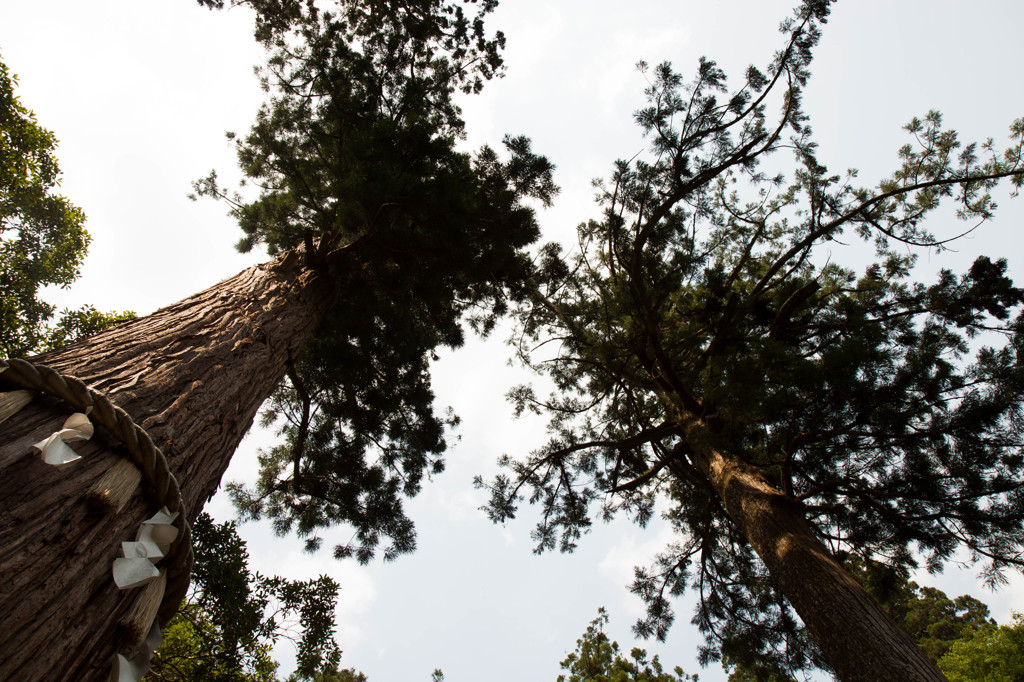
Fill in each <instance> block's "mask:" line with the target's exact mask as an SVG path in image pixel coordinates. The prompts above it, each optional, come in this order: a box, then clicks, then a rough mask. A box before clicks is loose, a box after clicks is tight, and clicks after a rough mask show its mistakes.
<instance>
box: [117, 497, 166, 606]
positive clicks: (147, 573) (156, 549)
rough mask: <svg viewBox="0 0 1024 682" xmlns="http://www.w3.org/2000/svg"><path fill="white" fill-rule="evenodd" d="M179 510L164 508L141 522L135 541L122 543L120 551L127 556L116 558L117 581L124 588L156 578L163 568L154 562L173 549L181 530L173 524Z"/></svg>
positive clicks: (137, 585)
mask: <svg viewBox="0 0 1024 682" xmlns="http://www.w3.org/2000/svg"><path fill="white" fill-rule="evenodd" d="M177 518H178V512H174V513H173V514H172V513H171V512H170V511H168V509H167V507H164V508H163V509H161V510H160V511H158V512H157V513H156V514H154V515H153V516H151V517H150V518H148V519H146V520H145V521H143V522H142V525H141V526H140V527H139V532H138V533H137V534H136V535H135V542H122V543H121V553H122V554H124V557H123V558H121V559H114V567H113V572H114V583H115V584H116V585H117V586H118V587H119V588H120V589H122V590H129V589H131V588H133V587H141V586H142V585H145V584H146V583H148V582H151V581H153V580H156V579H157V577H159V575H160V570H159V569H158V568H157V567H156V566H155V565H154V564H155V562H156V561H159V560H160V559H161V558H162V557H163V556H164V555H165V554H167V552H168V551H169V550H170V548H171V543H172V542H174V539H175V538H176V537H178V529H177V528H176V527H175V526H174V525H173V524H174V520H175V519H177Z"/></svg>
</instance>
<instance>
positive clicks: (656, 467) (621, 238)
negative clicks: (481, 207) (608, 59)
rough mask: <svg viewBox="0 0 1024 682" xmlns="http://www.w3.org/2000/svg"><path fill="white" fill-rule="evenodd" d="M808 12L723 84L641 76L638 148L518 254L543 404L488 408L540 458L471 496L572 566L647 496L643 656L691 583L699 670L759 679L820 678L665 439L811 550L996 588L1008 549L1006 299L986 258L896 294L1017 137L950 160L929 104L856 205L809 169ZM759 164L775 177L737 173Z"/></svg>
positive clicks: (1011, 170)
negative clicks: (527, 414)
mask: <svg viewBox="0 0 1024 682" xmlns="http://www.w3.org/2000/svg"><path fill="white" fill-rule="evenodd" d="M828 6H829V3H827V2H805V3H802V4H801V6H800V7H799V8H798V9H797V12H796V15H795V17H794V18H793V19H791V20H789V21H787V22H785V23H784V24H783V27H782V28H783V33H784V34H785V35H786V36H787V38H788V44H787V46H786V47H785V48H784V49H783V50H782V51H781V52H779V53H778V54H777V55H776V57H775V58H774V59H773V61H772V62H771V63H770V64H769V65H768V67H767V68H766V69H764V70H759V69H755V68H753V67H751V68H750V69H749V70H748V72H747V74H746V79H745V83H743V84H742V85H741V87H740V88H739V90H737V91H732V92H730V91H729V90H727V88H726V81H725V76H724V74H723V73H722V71H721V70H720V69H719V68H718V67H717V66H716V65H715V64H714V63H713V62H711V61H708V60H706V59H705V60H701V62H700V65H699V67H698V70H697V73H696V75H695V77H694V78H693V79H692V80H686V79H684V78H683V77H682V76H681V75H679V74H678V73H677V72H675V71H674V70H673V69H672V68H671V66H670V65H668V64H663V65H660V66H658V67H656V68H654V69H647V67H646V66H645V67H644V68H645V69H647V70H648V71H650V80H651V86H650V88H649V89H648V92H647V96H648V100H649V105H648V107H646V108H644V109H642V110H641V111H639V112H638V113H637V115H636V118H637V121H638V123H639V125H640V127H641V129H642V130H643V132H644V134H645V135H646V136H647V138H648V139H649V140H650V142H651V146H652V152H651V154H650V155H649V156H647V157H646V158H643V157H642V158H638V159H636V160H634V161H632V162H625V161H619V162H617V163H616V164H615V168H614V171H613V173H612V176H611V178H610V179H609V181H607V182H606V183H601V184H600V185H599V191H600V194H599V201H600V204H601V207H602V209H603V214H602V216H601V217H600V218H599V219H596V220H592V221H590V222H587V223H585V224H583V225H581V226H580V228H579V244H580V250H579V252H578V253H576V254H573V255H571V256H563V255H562V254H561V252H560V250H559V248H558V247H556V246H551V247H547V248H545V249H544V250H543V251H542V252H541V254H540V256H539V258H538V259H537V263H536V267H535V270H534V272H533V273H532V278H531V280H530V282H531V285H532V286H533V289H532V300H531V303H530V304H529V305H525V306H522V307H521V308H520V310H519V313H518V315H519V323H520V327H519V332H518V334H519V335H518V337H517V339H516V341H517V344H518V349H519V356H520V357H521V358H522V359H523V360H524V362H525V363H526V364H527V365H529V366H531V367H533V368H534V369H535V370H536V371H537V372H538V373H542V374H544V375H546V376H547V377H548V378H549V379H550V380H551V381H553V383H554V386H555V391H554V393H553V394H552V395H551V396H550V397H548V398H546V399H545V398H541V397H539V396H537V395H536V393H535V392H534V391H533V389H532V388H530V387H520V388H518V389H516V390H514V391H513V392H512V393H511V396H510V397H511V398H512V400H513V401H514V403H515V405H516V409H517V410H519V411H524V410H533V411H537V412H543V413H546V414H548V415H549V416H550V418H551V422H550V430H551V436H552V437H551V440H550V441H549V443H548V444H547V445H546V446H545V447H543V448H542V449H541V450H539V451H537V452H535V453H533V454H532V455H531V456H530V457H529V458H526V459H524V460H522V461H517V460H513V459H511V458H505V460H504V464H505V465H506V466H507V467H508V468H509V470H510V474H509V475H501V476H498V477H497V478H496V479H495V480H494V481H492V482H488V483H486V484H485V483H484V482H483V481H480V482H479V483H480V485H482V486H485V487H487V488H488V489H489V490H490V491H491V494H492V497H491V503H490V507H489V509H490V513H491V515H492V518H494V519H495V520H496V521H502V520H504V519H508V518H511V517H512V516H513V515H514V514H515V513H516V511H517V509H518V506H519V504H520V503H521V502H522V501H523V500H524V499H525V500H528V501H529V502H530V503H533V504H538V505H540V506H541V508H542V510H543V514H542V517H541V521H540V522H539V523H538V525H537V528H536V530H535V532H534V539H535V540H536V542H537V551H544V550H550V549H554V548H555V547H558V548H559V549H561V550H562V551H571V550H572V549H573V548H574V547H575V545H576V543H577V542H578V540H579V539H580V537H581V536H582V534H584V533H586V532H587V530H588V529H589V527H590V524H591V523H592V518H593V515H594V514H595V513H597V514H599V515H600V516H602V517H604V518H607V517H610V516H612V515H615V514H617V513H627V514H629V515H630V516H632V518H634V519H635V520H636V521H637V522H638V523H640V524H644V523H646V522H647V521H648V520H649V519H650V518H651V517H652V516H653V513H654V509H655V502H656V500H659V499H660V500H662V501H663V502H664V504H665V508H666V512H665V517H666V518H667V519H668V521H669V522H670V523H671V524H672V525H673V526H674V527H675V528H676V529H677V531H678V533H679V540H678V541H677V542H675V543H673V544H672V545H671V546H670V547H668V548H667V550H666V551H665V552H664V553H663V554H661V555H660V556H659V557H658V558H657V560H656V563H655V565H654V566H652V567H650V568H646V569H638V570H637V573H636V580H635V582H634V583H633V585H632V589H633V591H634V592H635V593H636V594H638V595H639V596H640V597H641V598H642V599H643V600H644V601H645V602H646V603H647V606H648V612H647V617H645V618H644V619H642V620H641V621H640V622H639V623H638V624H637V632H638V633H640V634H642V635H645V636H649V635H654V636H657V637H659V638H661V637H664V636H665V634H666V631H667V628H668V627H669V625H670V623H671V622H672V620H673V618H674V612H673V609H672V605H671V598H672V597H675V596H677V595H679V594H681V593H682V592H684V591H685V590H686V589H692V590H695V591H697V593H698V595H699V597H700V605H699V608H698V611H697V613H696V615H695V617H694V622H695V623H696V624H697V625H698V627H700V629H701V630H702V631H703V632H704V633H705V634H706V636H707V647H706V648H705V649H704V650H703V652H702V657H703V661H705V662H707V661H711V660H717V659H720V658H722V657H726V658H727V659H728V660H730V661H731V662H732V663H734V664H743V665H751V666H752V665H755V664H756V665H759V666H762V667H763V668H764V670H774V671H779V674H780V675H783V674H789V672H790V671H796V670H799V669H802V668H809V667H815V666H820V665H823V663H824V662H823V661H821V660H820V657H819V654H818V653H817V650H816V648H815V647H814V646H813V644H812V643H811V642H810V641H809V639H808V636H807V634H806V633H805V632H804V631H803V630H802V628H801V627H800V625H799V622H798V620H797V618H796V615H795V614H794V613H793V611H792V609H791V608H790V606H789V603H788V601H787V599H786V595H783V594H781V593H780V592H779V591H778V589H777V587H776V583H775V582H774V581H773V579H772V577H771V576H770V575H768V573H767V572H766V570H765V568H764V566H763V564H762V563H761V562H760V560H759V559H758V557H757V556H756V555H755V553H754V552H753V550H752V549H751V547H750V545H749V544H748V539H747V537H746V536H745V535H744V534H743V532H741V531H740V529H739V528H738V527H737V526H736V525H735V524H734V523H733V521H732V519H731V518H730V516H729V515H728V514H727V513H726V511H725V508H724V505H723V503H722V500H721V499H720V498H719V497H718V494H717V493H716V492H715V489H714V488H713V486H712V484H711V481H710V479H709V478H708V476H707V474H706V472H704V471H702V470H701V469H699V468H698V466H697V465H698V464H699V463H700V462H699V461H698V458H697V457H696V455H695V447H694V446H693V444H692V443H690V442H688V441H687V438H688V435H687V434H688V433H689V431H688V427H687V425H688V424H693V423H699V424H701V425H702V428H706V433H709V434H711V435H710V436H709V437H713V438H714V439H715V441H714V442H715V444H716V447H717V448H718V449H719V450H718V451H719V452H725V453H726V455H727V457H729V458H731V459H730V461H731V462H736V463H738V464H739V465H742V466H743V467H744V471H756V472H757V476H758V477H759V479H760V480H761V481H763V484H764V486H765V487H766V488H769V489H771V490H773V491H776V493H777V494H779V495H784V496H786V497H788V498H790V499H791V500H792V501H793V502H794V503H797V504H799V505H801V506H802V509H803V511H804V513H805V515H806V518H807V519H808V520H809V521H810V522H811V524H812V526H813V528H814V529H815V532H816V533H817V535H818V537H819V538H820V539H821V540H822V541H823V542H824V543H825V544H826V545H828V546H830V547H831V548H832V549H833V551H840V550H842V551H851V550H852V551H856V552H857V553H858V554H860V555H862V556H866V557H869V558H871V559H873V560H877V561H881V562H883V563H885V564H887V565H888V566H890V567H892V568H894V569H896V570H900V571H904V572H905V571H907V570H908V569H909V568H911V567H913V566H915V565H916V563H917V558H916V557H918V556H921V557H923V558H924V561H925V562H926V565H927V566H928V567H929V568H937V567H939V566H941V565H942V563H943V562H945V561H946V560H948V559H949V558H950V557H951V556H952V555H953V553H954V552H956V551H957V550H959V549H966V550H967V551H968V552H969V553H970V554H971V556H972V558H973V559H975V560H977V561H984V562H986V563H987V567H986V569H985V570H986V571H987V576H988V578H989V579H990V581H991V582H994V583H995V582H998V581H999V580H1000V576H1001V575H1002V573H1001V571H1002V570H1003V569H1005V568H1006V567H1008V566H1019V565H1021V564H1022V562H1021V559H1020V557H1021V552H1022V551H1024V543H1022V538H1024V475H1022V468H1021V464H1022V450H1021V448H1022V427H1024V368H1022V365H1021V361H1020V354H1021V352H1022V351H1024V316H1022V315H1021V304H1022V302H1024V292H1022V290H1021V289H1019V288H1017V287H1015V286H1013V283H1012V282H1011V281H1010V280H1009V279H1008V278H1007V276H1006V263H1005V261H997V260H993V259H989V258H984V257H982V258H979V259H978V260H977V261H976V262H975V263H974V265H973V266H972V267H971V268H970V271H969V272H968V273H966V274H963V275H957V274H954V273H952V272H943V273H941V275H940V276H939V277H938V281H937V282H935V283H934V284H930V285H928V284H922V283H918V282H916V281H914V280H913V279H912V274H911V270H912V267H913V265H914V262H915V256H914V255H913V252H912V249H914V248H915V247H919V248H925V247H929V248H941V245H942V243H943V242H942V240H940V239H938V238H936V237H933V236H932V235H931V234H929V232H928V231H927V230H926V229H925V228H924V225H923V221H924V219H925V218H926V216H927V215H928V214H929V213H930V212H931V211H932V210H933V209H934V208H935V207H936V206H937V205H938V203H939V201H940V200H941V199H948V200H949V201H950V202H955V203H956V205H957V210H958V213H959V216H960V217H961V218H962V219H964V220H966V221H970V222H971V223H972V224H974V223H977V222H980V221H984V220H986V219H988V218H990V217H991V215H992V210H993V207H994V205H993V203H992V199H991V196H990V194H989V191H990V190H991V189H992V187H994V186H995V184H996V183H997V182H998V181H999V180H1000V179H1002V178H1008V179H1009V180H1010V182H1011V183H1012V184H1013V185H1014V186H1015V187H1018V188H1019V187H1020V185H1021V183H1022V180H1024V167H1022V163H1021V150H1022V142H1024V120H1019V121H1017V122H1015V123H1014V124H1013V126H1012V127H1011V143H1010V146H1009V147H1008V148H1006V149H1005V151H1002V152H1000V151H999V150H997V149H996V148H995V146H994V144H993V143H992V142H988V143H985V144H983V145H980V146H979V145H974V144H969V145H962V144H961V143H960V142H959V140H958V139H957V136H956V133H955V132H953V131H949V130H945V129H944V128H943V127H942V121H941V117H940V116H939V115H938V114H937V113H934V112H932V113H929V114H928V115H927V116H926V117H925V118H924V119H915V120H913V121H912V122H911V123H910V124H909V125H908V126H907V131H908V132H909V133H910V134H911V136H912V140H913V142H912V143H911V144H908V145H907V146H905V147H904V148H903V149H901V150H900V164H901V165H900V167H899V168H898V169H897V170H896V171H895V172H894V173H893V175H892V177H891V178H888V179H886V180H884V181H882V182H881V183H880V185H879V186H878V187H877V188H873V189H872V188H861V187H858V186H856V185H855V184H854V182H855V180H854V175H851V176H849V177H846V178H840V176H838V175H833V174H831V173H830V172H829V170H828V169H827V168H825V167H824V166H823V165H822V164H821V163H820V161H819V160H818V159H817V158H816V155H815V154H816V147H815V144H814V142H813V139H812V136H811V130H810V128H809V126H808V124H807V121H806V117H805V115H804V114H803V113H802V111H801V108H800V90H801V87H802V85H803V84H804V82H805V81H806V79H807V77H808V66H809V59H810V50H811V48H812V47H813V45H814V44H815V42H816V41H817V37H818V31H819V29H818V26H819V24H820V23H822V22H824V20H825V19H826V17H827V14H828ZM769 105H772V106H777V107H778V108H779V113H778V114H777V115H774V116H769V114H768V112H769ZM783 150H785V154H786V155H792V159H793V163H792V165H791V166H790V170H789V172H788V174H779V175H774V174H772V175H768V174H767V173H765V172H764V171H762V168H763V167H764V166H763V165H762V162H763V161H764V160H765V159H767V158H768V157H771V163H772V166H771V167H772V168H773V169H779V168H783V167H784V166H785V159H784V158H783V156H784V155H782V154H774V152H777V151H783ZM852 235H859V236H861V237H862V238H865V239H868V240H870V241H871V242H873V244H874V246H875V249H876V259H875V260H876V262H875V263H874V264H871V265H869V266H868V267H865V268H863V269H862V270H861V271H860V273H859V274H858V273H857V272H856V271H855V270H854V269H852V268H850V267H844V266H843V265H842V264H841V263H840V255H841V254H842V243H841V241H840V240H842V239H848V238H849V237H850V236H852ZM826 251H827V253H826ZM551 340H557V341H558V343H557V344H547V343H545V342H547V341H551ZM536 348H540V349H541V350H540V351H536V350H534V349H536ZM551 348H557V351H556V352H555V353H554V354H553V355H544V353H547V352H548V351H549V349H551ZM700 461H704V460H700ZM595 507H597V509H595Z"/></svg>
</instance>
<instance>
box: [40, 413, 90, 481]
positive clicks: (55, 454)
mask: <svg viewBox="0 0 1024 682" xmlns="http://www.w3.org/2000/svg"><path fill="white" fill-rule="evenodd" d="M92 435H93V426H92V422H91V421H89V418H88V417H87V416H85V415H84V414H83V413H81V412H75V413H74V414H73V415H71V416H70V417H68V418H67V420H65V422H64V428H62V429H61V430H60V431H55V432H53V433H51V434H50V435H49V436H48V437H47V438H46V439H44V440H41V441H39V442H38V443H36V444H35V445H33V446H32V448H33V449H35V450H38V451H39V453H40V455H41V457H42V460H43V461H44V462H46V463H47V464H49V465H51V466H55V467H58V468H60V467H65V466H67V465H68V464H72V463H74V462H77V461H78V460H80V459H82V458H81V456H80V455H79V454H78V453H77V452H75V451H74V450H72V449H71V448H69V447H68V446H67V445H65V443H73V442H75V441H80V440H89V439H90V438H92Z"/></svg>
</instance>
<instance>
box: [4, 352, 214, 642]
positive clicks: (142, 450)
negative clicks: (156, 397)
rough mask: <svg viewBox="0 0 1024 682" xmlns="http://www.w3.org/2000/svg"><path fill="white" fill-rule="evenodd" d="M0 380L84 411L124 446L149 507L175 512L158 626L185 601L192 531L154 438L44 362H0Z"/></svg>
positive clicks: (104, 399)
mask: <svg viewBox="0 0 1024 682" xmlns="http://www.w3.org/2000/svg"><path fill="white" fill-rule="evenodd" d="M0 379H3V380H4V381H9V382H11V383H13V384H15V385H17V386H19V387H20V388H22V389H26V390H30V391H38V392H40V393H46V394H48V395H51V396H55V397H57V398H60V399H61V400H63V401H64V402H66V403H68V404H70V405H71V406H73V407H75V408H76V409H78V410H79V411H81V412H84V413H86V414H87V415H88V416H89V418H90V419H91V420H93V421H95V422H97V423H98V424H100V425H101V426H103V427H104V428H105V429H106V430H107V431H108V432H109V433H110V434H112V435H113V436H115V437H116V438H117V439H118V440H119V441H120V442H121V444H122V445H123V446H124V449H125V450H126V451H127V453H128V456H129V458H130V460H131V462H132V464H134V465H135V466H136V467H138V469H139V471H140V472H141V473H142V477H143V478H144V479H145V480H146V482H147V483H148V484H149V486H150V487H151V489H152V491H153V494H154V501H155V504H154V505H153V506H154V508H155V509H160V508H161V507H166V508H167V509H168V510H169V511H170V512H172V513H174V512H178V515H177V518H176V519H175V521H174V525H175V526H176V527H177V528H178V536H177V538H175V540H174V542H173V543H172V544H171V547H170V551H169V552H168V553H167V554H166V555H165V557H164V559H162V560H161V562H160V565H161V568H163V569H165V570H166V575H167V589H166V591H165V592H164V597H163V599H162V600H161V603H160V609H159V611H158V612H157V617H158V619H159V622H160V625H161V626H162V625H165V624H166V623H167V621H169V620H170V619H171V616H173V615H174V614H175V613H176V612H177V610H178V607H179V606H180V605H181V602H182V601H183V600H184V599H185V596H186V593H187V592H188V584H189V579H190V576H191V573H192V563H193V560H194V556H193V553H192V529H191V528H190V526H189V523H188V518H187V516H188V515H187V514H186V513H185V510H184V509H183V508H182V506H183V502H182V499H181V489H180V488H179V486H178V481H177V480H176V479H175V478H174V475H173V474H172V473H171V470H170V467H168V465H167V458H166V457H165V456H164V454H163V453H162V452H161V451H160V448H158V447H157V446H156V445H154V444H153V439H152V438H150V437H149V434H147V433H146V431H145V429H143V428H142V427H140V426H139V425H138V424H136V423H135V421H134V420H133V419H132V418H131V416H130V415H129V414H128V413H127V412H125V411H124V410H123V409H121V408H120V407H118V406H116V405H114V404H112V403H111V402H110V400H109V399H108V398H107V397H106V396H104V395H103V394H101V393H98V392H96V391H93V390H92V389H90V388H89V387H88V386H86V385H85V384H84V383H83V382H82V381H81V380H80V379H76V378H75V377H72V376H66V375H63V374H61V373H60V372H58V371H56V370H54V369H52V368H50V367H47V366H46V365H36V364H33V363H31V362H28V361H27V360H20V359H14V358H12V359H8V360H0Z"/></svg>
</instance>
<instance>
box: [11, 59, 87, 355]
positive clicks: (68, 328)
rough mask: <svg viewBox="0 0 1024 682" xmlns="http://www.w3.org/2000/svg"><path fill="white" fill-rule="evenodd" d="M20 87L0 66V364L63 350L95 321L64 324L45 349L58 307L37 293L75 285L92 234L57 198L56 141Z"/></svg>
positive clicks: (81, 318) (79, 317) (83, 318)
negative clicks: (78, 330) (22, 97)
mask: <svg viewBox="0 0 1024 682" xmlns="http://www.w3.org/2000/svg"><path fill="white" fill-rule="evenodd" d="M17 82H18V79H17V76H15V75H14V74H12V73H11V72H10V71H9V69H8V67H7V65H6V64H4V63H3V62H0V357H21V356H25V355H28V354H30V353H31V352H34V351H38V350H40V349H42V348H45V347H47V346H48V345H54V343H57V344H59V342H60V340H62V339H66V338H67V336H68V335H69V334H71V335H73V334H74V333H75V330H74V329H73V327H74V326H75V325H77V324H80V323H87V322H88V320H89V319H90V318H89V313H88V312H86V311H83V312H82V313H80V314H75V315H73V316H71V317H66V318H64V319H63V320H62V321H61V324H62V325H64V327H63V328H62V330H61V331H60V332H59V333H58V339H57V340H56V341H55V342H53V343H48V336H49V334H50V331H49V327H48V322H49V321H50V320H51V319H52V318H53V316H54V313H55V312H56V308H55V307H54V306H53V305H51V304H49V303H46V302H44V301H42V300H41V299H40V298H39V292H40V290H41V289H42V288H43V287H45V286H47V285H56V286H60V287H67V286H68V285H69V284H71V283H72V282H73V281H75V280H76V279H78V275H79V272H80V268H81V265H82V260H83V259H84V258H85V252H86V249H87V248H88V246H89V234H88V232H86V231H85V213H84V212H83V211H82V209H80V208H78V207H77V206H74V205H73V204H72V203H71V202H70V201H68V200H67V198H65V197H63V196H61V195H60V194H57V193H56V189H57V187H58V186H59V184H60V166H59V164H58V162H57V157H56V156H55V152H56V148H57V138H56V136H55V135H54V134H53V133H52V132H50V131H49V130H47V129H46V128H43V127H42V126H41V125H39V123H38V122H37V121H36V116H35V114H33V113H32V111H31V110H29V109H27V108H26V107H25V106H24V105H23V104H22V103H21V102H20V101H19V99H18V97H17V96H16V95H15V94H14V88H15V86H16V85H17ZM92 312H93V313H95V311H92ZM97 314H99V313H97Z"/></svg>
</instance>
